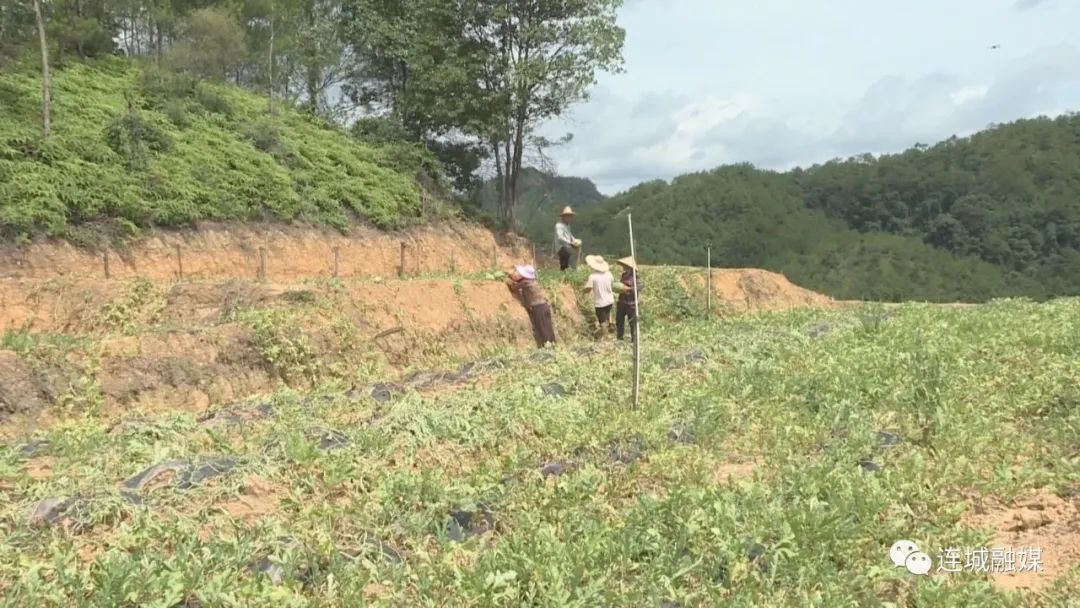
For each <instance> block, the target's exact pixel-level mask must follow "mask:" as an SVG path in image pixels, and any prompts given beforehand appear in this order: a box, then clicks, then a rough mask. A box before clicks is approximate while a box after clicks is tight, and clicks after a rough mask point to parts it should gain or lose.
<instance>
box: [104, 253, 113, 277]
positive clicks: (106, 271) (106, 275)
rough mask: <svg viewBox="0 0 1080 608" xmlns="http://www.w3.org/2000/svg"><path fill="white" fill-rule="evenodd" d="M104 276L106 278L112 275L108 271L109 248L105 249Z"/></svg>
mask: <svg viewBox="0 0 1080 608" xmlns="http://www.w3.org/2000/svg"><path fill="white" fill-rule="evenodd" d="M105 278H106V279H109V278H112V275H111V273H110V272H109V250H108V249H106V250H105Z"/></svg>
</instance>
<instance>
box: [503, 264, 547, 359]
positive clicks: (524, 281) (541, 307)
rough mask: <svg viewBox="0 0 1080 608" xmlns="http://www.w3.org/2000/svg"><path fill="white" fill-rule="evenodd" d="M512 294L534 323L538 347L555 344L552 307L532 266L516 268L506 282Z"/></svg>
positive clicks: (534, 335) (534, 334) (533, 327)
mask: <svg viewBox="0 0 1080 608" xmlns="http://www.w3.org/2000/svg"><path fill="white" fill-rule="evenodd" d="M506 286H507V287H508V288H509V289H510V293H511V294H513V296H514V298H516V299H517V301H518V302H520V303H521V306H522V307H524V308H525V311H526V312H528V313H529V321H530V322H531V323H532V329H533V338H534V339H535V340H536V346H537V347H540V348H543V347H544V346H547V345H548V344H551V345H554V344H555V326H554V323H553V322H552V318H551V305H550V304H548V301H547V297H546V296H545V295H544V290H543V288H542V287H540V283H539V282H538V281H537V280H536V269H535V268H533V267H532V266H514V270H513V271H512V272H510V278H509V279H507V281H506Z"/></svg>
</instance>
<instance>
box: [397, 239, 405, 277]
mask: <svg viewBox="0 0 1080 608" xmlns="http://www.w3.org/2000/svg"><path fill="white" fill-rule="evenodd" d="M398 277H399V278H405V241H401V261H400V262H399V263H398Z"/></svg>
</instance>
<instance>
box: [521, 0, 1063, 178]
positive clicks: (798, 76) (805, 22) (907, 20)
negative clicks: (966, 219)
mask: <svg viewBox="0 0 1080 608" xmlns="http://www.w3.org/2000/svg"><path fill="white" fill-rule="evenodd" d="M619 22H620V25H622V26H623V27H624V28H625V29H626V47H625V49H624V56H625V59H626V64H625V72H624V73H622V74H617V75H607V74H605V75H601V76H600V77H599V79H598V80H599V82H598V84H597V86H596V87H595V88H594V89H593V90H592V95H591V97H592V98H591V100H590V101H588V102H586V103H583V104H580V105H578V106H575V107H574V108H572V110H571V111H570V112H569V113H568V115H567V116H566V117H564V118H563V119H561V120H559V121H557V122H554V123H551V124H548V125H545V126H544V128H543V129H542V131H541V132H542V133H544V134H546V135H549V136H557V135H560V134H563V133H566V132H571V133H573V134H574V139H573V141H572V142H571V143H570V144H568V145H565V146H563V147H561V148H558V149H555V150H551V151H549V156H550V157H551V158H552V160H553V161H554V164H555V169H556V170H557V172H558V173H560V174H563V175H577V176H582V177H589V178H591V179H592V180H593V181H594V182H596V184H597V186H598V187H599V188H600V190H601V191H602V192H604V193H605V194H614V193H616V192H618V191H621V190H625V189H626V188H629V187H630V186H633V185H634V184H637V183H640V182H642V181H646V180H650V179H670V178H672V177H674V176H676V175H679V174H682V173H687V172H691V171H699V170H705V169H710V168H713V167H716V166H719V165H722V164H727V163H735V162H751V163H754V164H755V165H757V166H759V167H764V168H770V169H780V170H783V169H788V168H791V167H794V166H808V165H812V164H814V163H819V162H824V161H827V160H829V159H831V158H835V157H848V156H852V155H855V154H861V153H864V152H871V153H883V152H893V151H900V150H903V149H905V148H908V147H910V146H912V145H914V144H916V143H928V144H930V143H934V142H936V141H939V140H941V139H944V138H947V137H949V136H951V135H954V134H956V135H965V134H969V133H971V132H974V131H977V130H980V129H983V128H985V127H986V126H987V125H989V124H991V123H1001V122H1008V121H1011V120H1015V119H1018V118H1024V117H1031V116H1037V115H1042V114H1045V115H1057V114H1060V113H1062V112H1066V111H1077V110H1080V0H737V1H736V0H626V2H625V4H624V6H623V8H622V9H621V11H620V15H619ZM995 44H999V45H1001V48H1000V49H997V50H990V48H989V47H990V46H992V45H995Z"/></svg>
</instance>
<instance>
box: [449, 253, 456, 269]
mask: <svg viewBox="0 0 1080 608" xmlns="http://www.w3.org/2000/svg"><path fill="white" fill-rule="evenodd" d="M456 272H457V256H455V255H454V250H453V249H451V250H450V273H451V274H453V273H456Z"/></svg>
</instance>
